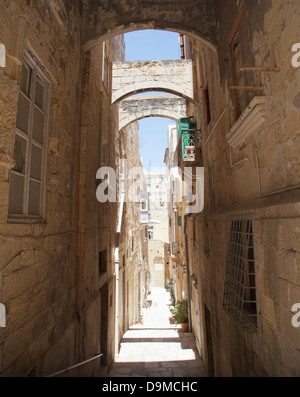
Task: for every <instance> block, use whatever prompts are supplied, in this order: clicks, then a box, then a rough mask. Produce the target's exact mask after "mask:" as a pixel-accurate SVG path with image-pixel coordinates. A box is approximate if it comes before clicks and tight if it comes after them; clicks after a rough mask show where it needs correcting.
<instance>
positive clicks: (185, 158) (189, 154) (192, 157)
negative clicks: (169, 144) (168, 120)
mask: <svg viewBox="0 0 300 397" xmlns="http://www.w3.org/2000/svg"><path fill="white" fill-rule="evenodd" d="M200 161H201V131H200V130H196V129H182V133H181V136H180V138H179V143H178V165H179V166H181V165H182V164H183V163H184V165H188V164H189V165H192V164H193V163H199V162H200ZM191 163H192V164H191Z"/></svg>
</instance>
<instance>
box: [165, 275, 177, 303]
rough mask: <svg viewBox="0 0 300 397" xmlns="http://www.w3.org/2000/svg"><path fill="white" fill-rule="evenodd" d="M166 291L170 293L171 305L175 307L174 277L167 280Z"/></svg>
mask: <svg viewBox="0 0 300 397" xmlns="http://www.w3.org/2000/svg"><path fill="white" fill-rule="evenodd" d="M166 290H167V291H168V292H170V297H171V305H172V306H175V291H174V282H173V279H172V277H168V278H167V279H166Z"/></svg>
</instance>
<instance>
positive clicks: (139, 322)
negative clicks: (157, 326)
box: [136, 314, 143, 324]
mask: <svg viewBox="0 0 300 397" xmlns="http://www.w3.org/2000/svg"><path fill="white" fill-rule="evenodd" d="M136 323H137V324H143V316H142V315H141V314H140V315H139V316H138V319H137V322H136Z"/></svg>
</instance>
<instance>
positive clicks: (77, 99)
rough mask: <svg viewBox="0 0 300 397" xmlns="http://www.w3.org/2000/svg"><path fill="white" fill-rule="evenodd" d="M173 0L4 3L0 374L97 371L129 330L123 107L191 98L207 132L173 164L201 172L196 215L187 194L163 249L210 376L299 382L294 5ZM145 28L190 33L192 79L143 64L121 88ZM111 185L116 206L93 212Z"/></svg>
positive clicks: (298, 103) (186, 40)
mask: <svg viewBox="0 0 300 397" xmlns="http://www.w3.org/2000/svg"><path fill="white" fill-rule="evenodd" d="M170 3H171V2H170V1H157V2H155V4H154V2H149V1H143V0H130V1H126V0H125V1H123V2H120V1H119V0H99V1H94V0H74V1H72V2H70V1H67V0H40V1H36V0H26V1H25V0H11V1H9V2H8V1H1V2H0V15H1V18H0V86H1V90H0V109H1V110H0V112H1V113H0V236H1V237H0V302H1V309H3V307H4V308H5V313H6V319H5V320H6V321H5V325H6V326H5V327H2V328H0V373H1V375H2V376H46V375H48V374H51V373H53V372H55V371H58V370H60V369H62V368H65V367H67V366H70V365H72V364H75V363H79V362H81V361H84V360H86V359H88V358H91V357H93V356H94V355H95V353H97V352H99V353H103V356H102V357H101V359H97V360H94V361H92V362H89V363H87V364H86V365H84V366H82V367H79V368H77V369H76V370H74V371H72V372H71V373H70V376H76V375H78V376H98V375H99V373H102V375H103V376H105V374H106V369H107V368H108V367H109V365H110V363H111V362H112V361H113V359H114V355H115V354H117V352H118V348H119V342H120V337H121V336H122V333H123V332H124V331H125V330H126V328H127V327H128V326H129V325H131V324H133V323H134V322H135V321H136V320H137V317H138V315H139V309H140V305H141V301H142V298H141V297H142V292H141V290H142V287H141V286H142V285H144V284H143V283H144V282H142V281H141V280H146V277H145V274H143V275H141V273H140V270H141V267H140V266H139V265H140V261H141V260H143V261H144V262H143V263H144V264H145V265H146V262H147V259H146V246H145V243H146V242H145V239H144V237H145V233H146V232H145V229H146V227H145V225H142V224H141V223H140V199H139V197H137V198H136V200H135V201H128V200H127V201H126V200H125V197H126V191H125V190H124V189H123V187H122V186H123V178H125V179H126V176H128V175H129V172H130V169H131V167H133V166H136V164H140V159H139V157H138V150H136V148H137V146H136V145H137V139H136V138H137V134H138V131H137V125H136V124H130V125H129V124H128V123H126V120H125V122H124V124H122V132H120V120H119V102H120V101H122V100H124V99H126V97H127V96H129V95H133V94H135V93H139V92H145V91H153V90H161V89H163V90H164V91H167V92H168V93H171V94H173V95H178V96H179V97H181V98H184V99H185V100H186V102H187V114H184V115H182V117H186V116H190V117H192V118H193V119H190V120H191V122H192V124H193V126H192V130H193V131H194V133H196V132H199V133H200V135H201V136H200V137H201V139H200V146H199V145H198V144H197V145H195V136H193V137H190V138H189V145H187V144H185V145H182V138H181V135H180V132H178V133H179V138H180V139H181V140H180V141H179V146H178V149H179V151H178V152H177V156H178V157H177V158H178V159H179V163H178V165H179V167H184V162H186V161H188V162H189V166H190V167H191V168H193V169H194V170H196V169H197V167H202V168H203V169H204V175H205V178H204V180H205V183H204V208H203V209H202V208H201V210H199V212H195V213H193V214H191V216H188V217H187V216H185V215H188V214H189V211H187V210H186V208H187V207H189V196H188V195H187V196H186V199H185V200H183V201H182V202H181V203H180V205H178V206H175V209H176V210H177V215H176V216H177V218H175V219H176V222H175V228H174V236H173V237H174V240H172V242H174V252H175V253H176V252H177V256H178V257H179V261H177V262H176V260H175V265H176V269H177V271H178V272H181V273H179V274H180V275H181V276H180V277H179V279H180V283H178V284H177V294H178V296H180V294H182V292H183V291H185V294H187V296H189V300H190V308H191V327H192V331H193V333H194V335H195V337H196V339H197V345H198V349H199V352H200V354H201V356H202V359H203V361H204V364H205V366H206V368H207V370H208V373H209V375H211V376H255V375H256V376H264V375H268V376H299V368H300V354H299V349H300V346H299V341H300V338H299V332H300V331H299V330H300V328H299V326H298V325H299V321H297V319H298V317H297V310H298V309H297V308H296V309H295V307H297V303H299V300H300V279H299V274H300V273H299V263H300V262H299V255H300V254H299V253H300V246H299V211H300V207H299V201H300V197H299V175H300V171H299V146H300V139H299V137H300V131H299V125H300V111H299V108H300V100H299V86H300V65H299V47H300V46H299V44H298V43H299V42H300V30H299V29H300V28H299V19H300V15H299V13H300V7H299V1H298V0H290V1H288V2H286V1H281V0H265V1H263V2H262V1H258V0H255V1H254V0H243V1H242V0H227V1H226V2H224V1H223V0H189V1H180V2H179V1H175V0H174V1H172V7H170ZM225 3H226V4H225ZM174 4H175V5H174ZM173 5H174V6H173ZM149 28H150V29H162V30H171V31H176V32H178V33H180V34H181V35H182V36H181V37H182V41H181V43H182V56H183V58H186V59H183V60H182V62H181V63H180V62H179V63H178V62H177V64H178V65H177V66H178V67H182V68H183V66H184V70H187V76H186V77H187V78H186V80H184V78H182V79H181V80H180V81H177V84H176V80H175V81H174V76H173V79H172V81H171V83H172V84H168V82H164V84H162V83H161V82H160V83H159V82H155V78H153V79H149V78H148V77H149V76H148V75H147V70H148V71H149V69H147V65H145V64H143V65H140V64H139V68H140V70H142V71H144V72H145V74H146V78H145V80H147V81H145V84H142V82H139V84H137V85H134V84H133V85H131V86H130V87H126V89H125V88H124V87H123V91H122V88H120V91H119V89H118V90H117V91H114V90H113V86H112V79H113V70H114V68H113V65H112V63H115V64H116V67H118V66H120V63H123V62H124V60H125V59H124V51H125V49H124V40H123V36H122V35H123V34H125V33H127V32H130V31H134V30H139V29H149ZM123 66H124V65H123ZM123 66H122V67H123ZM152 66H153V64H152ZM149 67H150V66H149ZM191 68H192V72H193V73H192V74H191V73H190V70H191ZM152 77H153V76H152ZM191 77H193V78H191ZM163 78H167V77H166V75H164V77H163ZM169 83H170V82H169ZM184 83H186V84H184ZM185 89H187V91H186V90H185ZM116 93H117V95H113V94H116ZM178 105H179V106H181V105H182V104H181V103H180V104H178ZM153 109H154V107H153ZM150 115H151V113H150ZM164 115H165V114H164ZM148 116H149V114H146V113H145V114H143V116H142V117H148ZM134 120H136V118H135V119H134ZM122 122H123V121H122ZM123 127H124V128H123ZM198 138H199V135H197V139H198ZM192 141H193V142H192ZM191 143H193V144H191ZM196 146H197V147H199V148H200V151H198V152H197V153H198V154H199V155H200V158H198V159H196V157H194V158H193V155H194V154H195V152H193V150H192V148H193V147H194V148H195V147H196ZM183 155H188V156H190V157H189V159H188V157H185V158H184V159H183V157H182V156H183ZM187 159H188V160H187ZM121 160H127V162H126V163H127V167H126V169H124V168H123V165H122V162H121ZM183 160H184V161H183ZM196 160H197V161H199V162H198V163H197V161H196ZM102 167H109V169H112V170H114V171H115V172H111V174H109V176H108V178H107V177H104V176H103V174H101V172H100V173H99V174H98V170H99V169H101V168H102ZM102 171H103V170H102ZM124 175H125V177H124ZM114 180H115V181H116V185H115V184H114ZM105 183H106V184H107V187H106V189H105V192H108V194H111V196H112V197H114V195H115V196H116V200H111V201H109V202H103V203H100V202H99V201H98V200H97V199H96V191H97V192H99V190H98V188H99V186H100V188H99V189H100V190H101V186H104V185H103V184H105ZM189 183H190V184H191V186H194V189H195V188H197V184H195V180H194V179H193V177H192V178H191V179H190V180H189ZM115 186H117V189H115ZM192 193H194V194H195V190H194V191H192ZM123 199H124V200H123ZM187 212H188V213H187ZM180 217H181V218H180ZM176 244H177V245H176ZM176 247H177V249H176ZM172 249H173V244H172ZM172 254H173V251H172V252H171V259H172ZM148 261H149V259H148ZM148 263H149V262H148ZM182 265H183V266H182ZM177 276H178V274H177ZM2 313H3V310H1V317H0V319H1V324H3V322H2ZM298 314H299V313H298ZM1 326H2V325H1Z"/></svg>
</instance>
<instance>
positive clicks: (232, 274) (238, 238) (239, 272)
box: [223, 220, 257, 332]
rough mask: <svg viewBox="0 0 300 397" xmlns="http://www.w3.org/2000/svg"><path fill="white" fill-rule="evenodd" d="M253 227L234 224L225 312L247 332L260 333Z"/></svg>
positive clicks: (248, 222) (229, 252)
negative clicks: (258, 326)
mask: <svg viewBox="0 0 300 397" xmlns="http://www.w3.org/2000/svg"><path fill="white" fill-rule="evenodd" d="M256 303H257V302H256V282H255V264H254V244H253V226H252V221H251V220H234V221H232V224H231V232H230V242H229V250H228V259H227V267H226V277H225V287H224V296H223V310H224V311H225V312H226V313H227V314H228V315H229V316H230V317H231V318H232V319H233V321H234V322H235V323H236V325H237V327H238V328H239V329H240V330H241V331H243V332H255V331H256V330H257V305H256Z"/></svg>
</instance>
